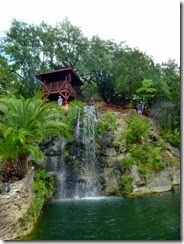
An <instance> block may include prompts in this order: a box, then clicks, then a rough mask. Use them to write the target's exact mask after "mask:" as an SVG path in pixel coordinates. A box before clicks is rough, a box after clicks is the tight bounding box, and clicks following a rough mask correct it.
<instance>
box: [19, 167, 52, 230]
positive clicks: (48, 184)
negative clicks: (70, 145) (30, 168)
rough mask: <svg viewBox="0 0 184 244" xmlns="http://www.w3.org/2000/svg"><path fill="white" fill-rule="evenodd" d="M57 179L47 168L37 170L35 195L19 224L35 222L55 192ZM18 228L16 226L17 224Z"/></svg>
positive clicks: (24, 224) (25, 224)
mask: <svg viewBox="0 0 184 244" xmlns="http://www.w3.org/2000/svg"><path fill="white" fill-rule="evenodd" d="M54 185H55V181H54V178H53V176H51V175H50V174H49V173H48V172H46V171H45V170H40V169H39V170H37V171H36V173H35V176H34V185H33V188H34V192H35V197H34V199H33V201H32V202H31V204H30V206H29V208H28V210H27V212H26V213H25V214H24V215H23V216H22V217H21V218H20V219H19V222H18V223H17V225H21V226H24V227H25V228H26V226H27V224H31V223H35V222H36V221H37V218H38V216H39V215H40V212H41V210H42V208H43V206H44V204H45V202H46V200H47V198H49V197H50V196H51V194H52V192H53V189H54ZM15 228H16V226H15Z"/></svg>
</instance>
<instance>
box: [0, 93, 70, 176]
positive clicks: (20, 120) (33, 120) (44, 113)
mask: <svg viewBox="0 0 184 244" xmlns="http://www.w3.org/2000/svg"><path fill="white" fill-rule="evenodd" d="M56 118H57V119H56ZM69 130H70V127H69V126H68V125H67V124H66V123H64V122H63V114H62V111H61V109H59V108H58V106H57V104H55V103H44V102H43V100H42V99H41V98H38V97H37V96H36V95H35V96H34V97H32V98H29V99H25V98H24V97H20V98H15V97H13V96H12V97H9V98H7V97H5V96H2V97H0V161H1V162H2V163H5V164H6V163H7V162H8V161H11V162H13V163H14V164H15V165H16V170H17V174H18V175H19V177H21V178H23V177H24V174H25V173H26V169H27V163H28V161H27V158H28V156H29V155H32V159H33V160H35V161H37V160H38V159H39V158H42V159H44V154H43V153H42V152H41V150H40V148H39V143H41V142H42V141H43V140H44V139H45V138H46V137H48V136H50V135H58V136H64V137H66V138H71V135H70V132H69ZM22 168H25V170H23V171H22V174H20V173H19V172H21V170H22Z"/></svg>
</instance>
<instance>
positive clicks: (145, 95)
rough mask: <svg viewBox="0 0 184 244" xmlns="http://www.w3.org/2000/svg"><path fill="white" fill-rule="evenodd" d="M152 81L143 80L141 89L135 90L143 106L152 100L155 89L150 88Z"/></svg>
mask: <svg viewBox="0 0 184 244" xmlns="http://www.w3.org/2000/svg"><path fill="white" fill-rule="evenodd" d="M152 85H153V81H152V80H150V79H144V80H143V81H142V87H140V88H139V89H137V90H136V93H137V94H139V96H140V97H141V100H142V102H143V105H145V103H147V104H148V103H149V101H150V100H152V99H153V97H154V96H155V92H156V89H155V88H153V87H152Z"/></svg>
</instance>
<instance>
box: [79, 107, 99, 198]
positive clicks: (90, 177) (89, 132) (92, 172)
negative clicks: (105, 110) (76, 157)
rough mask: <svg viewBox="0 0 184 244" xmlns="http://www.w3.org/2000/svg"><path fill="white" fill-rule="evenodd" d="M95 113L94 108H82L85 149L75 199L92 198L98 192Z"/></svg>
mask: <svg viewBox="0 0 184 244" xmlns="http://www.w3.org/2000/svg"><path fill="white" fill-rule="evenodd" d="M96 122H97V113H96V109H95V107H94V106H85V107H84V116H83V128H82V142H83V145H84V149H85V159H84V164H83V167H82V174H80V180H79V181H78V182H77V184H76V195H75V198H79V197H94V196H98V195H99V192H100V185H99V181H98V172H97V169H96V163H97V160H96V149H95V144H96V141H95V129H96Z"/></svg>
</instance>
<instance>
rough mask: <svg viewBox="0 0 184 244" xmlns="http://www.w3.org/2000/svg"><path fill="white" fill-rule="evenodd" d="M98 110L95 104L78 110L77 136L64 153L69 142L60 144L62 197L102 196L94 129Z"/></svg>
mask: <svg viewBox="0 0 184 244" xmlns="http://www.w3.org/2000/svg"><path fill="white" fill-rule="evenodd" d="M96 122H97V112H96V109H95V107H94V106H85V107H84V110H83V111H81V110H79V111H78V114H77V120H76V127H75V130H74V140H73V142H72V144H70V146H69V147H68V154H69V155H68V156H67V157H65V156H64V154H65V149H66V148H65V145H66V142H65V143H63V144H62V145H61V147H62V154H63V155H62V156H61V157H60V159H59V164H60V169H59V171H58V175H59V177H58V180H59V184H58V186H59V189H58V195H59V197H61V198H68V197H69V198H83V197H95V196H99V194H100V190H101V186H100V184H99V172H98V170H97V168H98V167H97V163H98V162H97V161H98V160H97V158H96V149H95V147H96V140H95V129H96Z"/></svg>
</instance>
